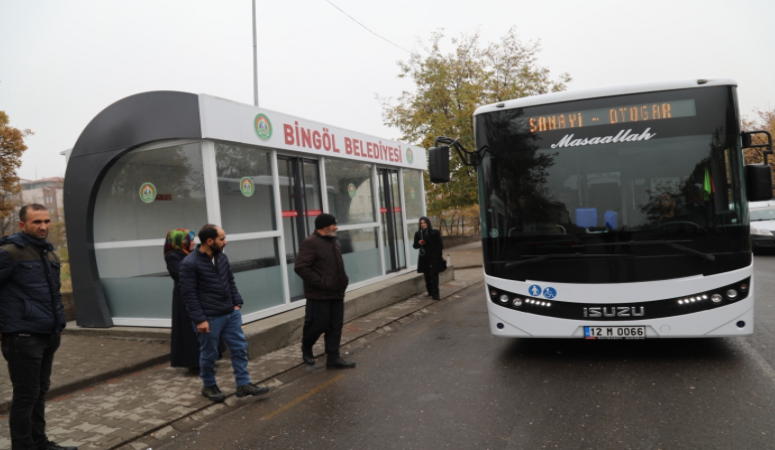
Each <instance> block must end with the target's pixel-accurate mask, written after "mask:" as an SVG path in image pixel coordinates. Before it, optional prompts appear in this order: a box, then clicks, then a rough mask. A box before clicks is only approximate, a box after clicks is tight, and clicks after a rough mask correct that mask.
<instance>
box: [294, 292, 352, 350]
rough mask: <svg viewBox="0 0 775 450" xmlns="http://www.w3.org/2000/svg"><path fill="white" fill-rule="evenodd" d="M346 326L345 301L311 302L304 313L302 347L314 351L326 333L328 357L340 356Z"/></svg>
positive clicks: (308, 301)
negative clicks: (314, 347)
mask: <svg viewBox="0 0 775 450" xmlns="http://www.w3.org/2000/svg"><path fill="white" fill-rule="evenodd" d="M343 326H344V299H341V300H310V299H307V306H306V309H305V312H304V333H303V337H302V338H301V345H302V347H304V348H307V349H312V346H313V345H315V342H317V340H318V338H319V337H320V335H321V334H324V333H325V335H326V336H325V340H326V356H328V357H329V358H333V357H337V356H339V344H340V343H341V342H342V327H343Z"/></svg>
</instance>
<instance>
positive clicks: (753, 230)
mask: <svg viewBox="0 0 775 450" xmlns="http://www.w3.org/2000/svg"><path fill="white" fill-rule="evenodd" d="M751 234H758V235H759V236H772V231H770V230H765V229H764V228H751Z"/></svg>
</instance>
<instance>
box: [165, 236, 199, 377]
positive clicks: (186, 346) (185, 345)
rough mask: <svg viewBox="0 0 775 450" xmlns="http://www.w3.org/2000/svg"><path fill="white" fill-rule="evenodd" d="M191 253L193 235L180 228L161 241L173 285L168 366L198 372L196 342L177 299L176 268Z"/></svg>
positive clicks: (178, 294) (195, 337)
mask: <svg viewBox="0 0 775 450" xmlns="http://www.w3.org/2000/svg"><path fill="white" fill-rule="evenodd" d="M193 250H194V232H193V231H191V230H186V229H183V228H178V229H177V230H172V231H170V232H169V233H167V240H166V241H165V242H164V260H165V261H166V262H167V271H168V272H169V273H170V276H171V277H172V280H173V281H174V282H175V288H174V289H173V290H172V339H171V341H170V365H171V366H172V367H185V368H187V369H189V370H191V371H195V370H199V339H198V338H197V336H196V333H194V326H193V325H192V324H191V319H189V317H188V313H187V312H186V305H185V304H184V303H183V300H182V299H181V298H180V279H179V278H178V266H179V265H180V262H181V261H183V258H185V257H186V255H188V254H189V253H190V252H191V251H193Z"/></svg>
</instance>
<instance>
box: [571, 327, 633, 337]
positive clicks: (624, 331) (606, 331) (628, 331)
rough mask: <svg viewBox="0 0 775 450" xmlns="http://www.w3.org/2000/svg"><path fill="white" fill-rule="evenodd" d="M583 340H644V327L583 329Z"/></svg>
mask: <svg viewBox="0 0 775 450" xmlns="http://www.w3.org/2000/svg"><path fill="white" fill-rule="evenodd" d="M584 339H646V327H584Z"/></svg>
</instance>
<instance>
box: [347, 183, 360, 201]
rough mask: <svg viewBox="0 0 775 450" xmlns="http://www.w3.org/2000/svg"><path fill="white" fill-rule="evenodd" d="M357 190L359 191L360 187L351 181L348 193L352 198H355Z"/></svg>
mask: <svg viewBox="0 0 775 450" xmlns="http://www.w3.org/2000/svg"><path fill="white" fill-rule="evenodd" d="M356 191H358V189H357V188H356V187H355V185H354V184H352V183H350V185H349V186H347V193H348V194H350V198H355V193H356Z"/></svg>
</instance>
